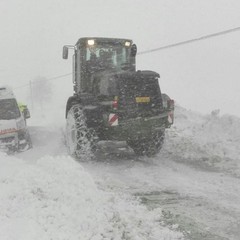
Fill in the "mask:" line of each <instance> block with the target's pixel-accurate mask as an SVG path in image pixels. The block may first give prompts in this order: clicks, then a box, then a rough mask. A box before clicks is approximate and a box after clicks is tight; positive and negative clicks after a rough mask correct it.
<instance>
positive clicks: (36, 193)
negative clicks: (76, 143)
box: [0, 152, 183, 240]
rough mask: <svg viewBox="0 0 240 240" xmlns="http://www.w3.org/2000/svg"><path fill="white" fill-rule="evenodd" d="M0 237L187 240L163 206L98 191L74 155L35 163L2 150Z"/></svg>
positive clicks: (49, 158) (39, 160)
mask: <svg viewBox="0 0 240 240" xmlns="http://www.w3.org/2000/svg"><path fill="white" fill-rule="evenodd" d="M0 164H1V168H0V189H1V190H0V239H4V240H10V239H11V240H15V239H24V240H30V239H31V240H33V239H34V240H38V239H39V240H40V239H41V240H45V239H46V240H49V239H54V240H56V239H64V240H66V239H69V240H74V239H82V240H87V239H92V240H100V239H107V240H110V239H114V240H117V239H129V240H130V239H132V240H138V239H139V240H140V239H146V240H153V239H156V240H161V239H169V240H170V239H183V236H182V234H181V233H178V232H175V231H174V230H170V229H168V228H166V227H163V226H161V218H162V215H161V214H162V213H161V210H160V209H155V210H154V211H149V210H147V209H146V208H145V207H144V206H142V205H140V204H139V202H138V201H137V200H136V199H133V198H132V197H130V196H128V195H125V196H123V195H120V194H119V195H116V193H115V194H113V193H107V192H104V191H102V190H99V189H98V188H97V187H96V185H95V183H94V181H93V180H92V178H91V177H90V175H89V174H88V173H87V172H86V171H85V170H84V169H83V168H82V167H81V165H80V164H79V163H77V162H76V161H74V160H73V159H72V158H70V157H50V156H46V157H43V158H40V159H38V160H37V162H36V163H35V162H34V163H33V164H30V163H26V162H25V161H23V160H20V159H17V158H15V157H11V156H7V155H5V154H4V153H1V152H0Z"/></svg>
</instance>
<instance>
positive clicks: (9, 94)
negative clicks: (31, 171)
mask: <svg viewBox="0 0 240 240" xmlns="http://www.w3.org/2000/svg"><path fill="white" fill-rule="evenodd" d="M31 147H32V143H31V138H30V135H29V132H28V128H27V125H26V121H25V118H24V116H23V113H22V112H21V111H20V109H19V107H18V104H17V100H16V98H15V96H14V94H13V91H12V90H11V88H9V87H0V149H4V150H7V151H10V152H12V151H24V150H27V149H29V148H31Z"/></svg>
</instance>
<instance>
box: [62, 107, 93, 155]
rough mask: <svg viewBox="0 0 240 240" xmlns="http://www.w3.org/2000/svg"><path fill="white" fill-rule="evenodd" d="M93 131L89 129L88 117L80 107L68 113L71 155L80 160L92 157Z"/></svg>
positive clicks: (67, 133)
mask: <svg viewBox="0 0 240 240" xmlns="http://www.w3.org/2000/svg"><path fill="white" fill-rule="evenodd" d="M93 135H94V134H93V131H91V129H88V128H87V125H86V117H85V115H84V112H83V109H82V108H81V106H80V105H74V106H72V107H71V109H70V110H69V111H68V114H67V125H66V140H67V147H68V151H69V153H70V155H72V156H74V157H76V158H78V159H80V158H81V159H83V158H89V157H92V151H91V150H92V146H93Z"/></svg>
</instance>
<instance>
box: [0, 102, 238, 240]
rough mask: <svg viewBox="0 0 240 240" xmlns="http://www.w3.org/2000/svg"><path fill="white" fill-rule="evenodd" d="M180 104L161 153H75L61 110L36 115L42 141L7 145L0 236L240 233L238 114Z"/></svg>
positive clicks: (35, 135) (1, 171) (0, 175)
mask: <svg viewBox="0 0 240 240" xmlns="http://www.w3.org/2000/svg"><path fill="white" fill-rule="evenodd" d="M175 112H176V114H175V117H176V119H175V124H174V126H173V127H172V128H171V129H168V130H167V134H166V141H165V144H164V146H163V149H162V151H161V153H160V154H159V155H158V156H156V157H154V158H150V159H147V158H139V159H138V158H136V157H135V156H134V154H133V153H132V151H129V152H126V154H125V155H122V156H123V157H122V158H121V157H120V158H119V157H116V156H115V157H113V158H111V157H107V158H106V159H102V158H101V160H100V159H97V161H90V162H77V161H75V160H73V159H72V158H71V157H69V156H68V155H67V152H66V148H65V146H64V138H63V133H64V118H62V120H61V121H58V120H57V118H59V115H60V113H58V114H56V118H55V117H54V115H55V112H53V114H52V116H51V118H46V116H41V117H38V118H37V119H34V117H33V118H32V119H31V121H30V122H29V125H30V132H31V136H32V139H33V145H34V148H33V149H31V150H29V151H26V152H23V153H19V154H16V155H14V156H7V155H5V154H4V153H0V164H1V168H0V189H1V190H0V239H4V240H5V239H6V240H8V239H9V240H10V239H11V240H14V239H26V240H28V239H73V240H74V239H114V240H115V239H132V240H136V239H147V240H151V239H156V240H159V239H183V234H184V236H185V238H186V239H194V240H195V239H198V240H202V239H204V240H206V239H208V240H213V239H214V240H220V239H221V240H222V239H224V240H226V239H228V240H230V239H231V240H238V239H239V234H240V230H239V227H240V207H239V206H240V188H239V186H240V157H239V156H240V148H239V145H240V119H239V118H237V117H234V116H229V115H223V116H222V115H221V114H220V113H218V111H217V110H216V111H213V112H212V113H210V114H209V115H201V114H197V113H195V112H192V111H189V110H186V109H184V108H182V107H180V106H177V107H176V111H175ZM180 232H182V233H183V234H182V233H180Z"/></svg>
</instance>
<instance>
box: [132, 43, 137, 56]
mask: <svg viewBox="0 0 240 240" xmlns="http://www.w3.org/2000/svg"><path fill="white" fill-rule="evenodd" d="M136 54H137V45H136V44H133V45H132V47H131V56H132V57H135V56H136Z"/></svg>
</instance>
